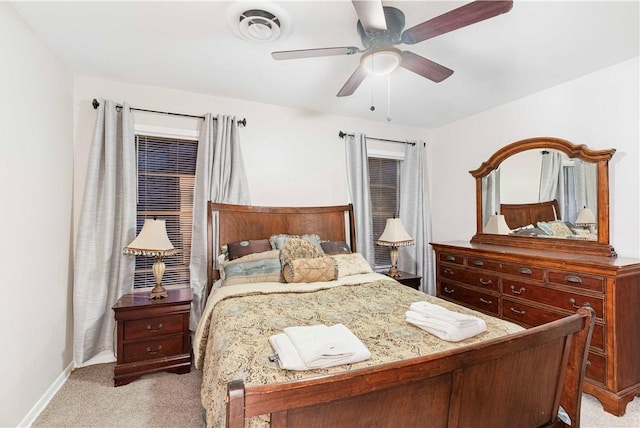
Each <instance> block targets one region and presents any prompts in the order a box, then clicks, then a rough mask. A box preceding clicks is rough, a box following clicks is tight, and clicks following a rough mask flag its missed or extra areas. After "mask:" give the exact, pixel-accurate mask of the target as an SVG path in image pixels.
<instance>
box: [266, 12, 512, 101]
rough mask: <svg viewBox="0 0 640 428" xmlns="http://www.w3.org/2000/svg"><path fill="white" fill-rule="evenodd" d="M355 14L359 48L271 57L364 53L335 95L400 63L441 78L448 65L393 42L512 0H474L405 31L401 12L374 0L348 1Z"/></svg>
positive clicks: (449, 27) (414, 38)
mask: <svg viewBox="0 0 640 428" xmlns="http://www.w3.org/2000/svg"><path fill="white" fill-rule="evenodd" d="M352 3H353V6H354V7H355V9H356V13H357V15H358V18H359V20H358V23H357V29H358V34H359V35H360V39H361V40H362V44H363V46H364V47H365V49H364V50H362V49H360V48H358V47H356V46H343V47H332V48H318V49H300V50H291V51H277V52H272V53H271V56H272V57H273V58H274V59H276V60H287V59H299V58H312V57H322V56H334V55H355V54H359V53H363V55H362V57H361V58H360V65H359V66H358V68H357V69H356V70H355V71H354V72H353V74H352V75H351V76H350V77H349V79H347V81H346V82H345V84H344V85H343V86H342V89H340V91H339V92H338V96H339V97H346V96H349V95H352V94H353V93H354V92H355V90H356V89H358V86H360V84H361V83H362V82H363V81H364V79H365V78H366V77H367V76H368V75H369V74H373V75H379V76H383V75H386V74H389V73H391V72H392V71H393V70H395V68H396V67H398V66H400V67H402V68H405V69H407V70H410V71H412V72H414V73H416V74H418V75H420V76H423V77H426V78H427V79H429V80H432V81H434V82H441V81H443V80H444V79H446V78H447V77H449V76H451V75H452V74H453V70H450V69H448V68H447V67H445V66H443V65H440V64H438V63H436V62H433V61H431V60H428V59H427V58H424V57H422V56H420V55H417V54H415V53H413V52H410V51H403V50H400V49H398V48H396V47H395V46H396V45H400V44H406V45H413V44H416V43H419V42H422V41H425V40H428V39H431V38H433V37H437V36H440V35H442V34H445V33H448V32H451V31H454V30H457V29H459V28H462V27H466V26H468V25H471V24H475V23H476V22H480V21H484V20H485V19H489V18H493V17H494V16H497V15H500V14H503V13H506V12H509V11H510V10H511V8H512V7H513V1H511V0H509V1H495V0H477V1H474V2H472V3H468V4H466V5H464V6H461V7H459V8H457V9H454V10H451V11H449V12H447V13H444V14H442V15H440V16H437V17H435V18H432V19H429V20H427V21H425V22H423V23H421V24H418V25H416V26H413V27H411V28H409V29H407V30H404V31H403V29H404V23H405V19H404V13H403V12H402V11H401V10H400V9H396V8H395V7H390V6H383V5H382V2H381V1H377V0H373V1H371V0H352Z"/></svg>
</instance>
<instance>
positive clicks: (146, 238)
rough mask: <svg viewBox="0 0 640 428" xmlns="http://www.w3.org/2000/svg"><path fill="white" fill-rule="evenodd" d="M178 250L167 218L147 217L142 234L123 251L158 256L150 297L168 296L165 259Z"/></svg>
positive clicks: (135, 254)
mask: <svg viewBox="0 0 640 428" xmlns="http://www.w3.org/2000/svg"><path fill="white" fill-rule="evenodd" d="M177 252H178V250H176V249H175V248H174V247H173V244H171V241H170V240H169V237H168V236H167V225H166V222H165V220H157V219H155V218H154V219H153V220H151V219H146V220H145V221H144V225H143V226H142V230H141V231H140V234H139V235H138V236H137V237H136V239H134V240H133V241H132V242H131V243H130V244H129V245H127V246H126V247H125V248H124V249H123V250H122V253H123V254H126V255H131V256H150V257H155V258H156V261H155V263H154V264H153V276H154V277H155V280H156V285H155V287H154V288H153V290H151V294H150V295H149V299H162V298H165V297H167V290H166V289H165V288H164V287H163V286H162V276H163V275H164V270H165V264H164V261H163V259H164V258H165V257H168V256H173V255H174V254H176V253H177Z"/></svg>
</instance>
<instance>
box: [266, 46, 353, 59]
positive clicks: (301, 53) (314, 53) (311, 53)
mask: <svg viewBox="0 0 640 428" xmlns="http://www.w3.org/2000/svg"><path fill="white" fill-rule="evenodd" d="M357 53H360V49H358V48H357V47H355V46H344V47H337V48H319V49H299V50H295V51H276V52H271V56H272V57H273V59H276V60H279V61H280V60H284V59H299V58H314V57H319V56H332V55H354V54H357Z"/></svg>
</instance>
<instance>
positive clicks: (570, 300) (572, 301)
mask: <svg viewBox="0 0 640 428" xmlns="http://www.w3.org/2000/svg"><path fill="white" fill-rule="evenodd" d="M569 303H571V306H573V307H574V308H576V309H580V308H581V307H583V306H585V307H589V306H591V305H590V304H589V302H584V303H583V304H582V306H578V305H576V299H574V298H573V297H572V298H570V299H569Z"/></svg>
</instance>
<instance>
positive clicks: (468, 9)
mask: <svg viewBox="0 0 640 428" xmlns="http://www.w3.org/2000/svg"><path fill="white" fill-rule="evenodd" d="M512 7H513V1H511V0H509V1H494V0H478V1H474V2H472V3H469V4H466V5H464V6H460V7H459V8H457V9H454V10H452V11H449V12H447V13H444V14H442V15H440V16H437V17H435V18H433V19H430V20H428V21H425V22H423V23H422V24H418V25H416V26H414V27H411V28H408V29H406V30H405V31H404V33H402V43H405V44H408V45H412V44H415V43H418V42H422V41H424V40H427V39H431V38H433V37H437V36H440V35H441V34H445V33H448V32H450V31H453V30H457V29H459V28H462V27H466V26H468V25H471V24H475V23H476V22H480V21H484V20H485V19H489V18H493V17H494V16H498V15H500V14H502V13H506V12H509V11H510V10H511V8H512Z"/></svg>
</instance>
